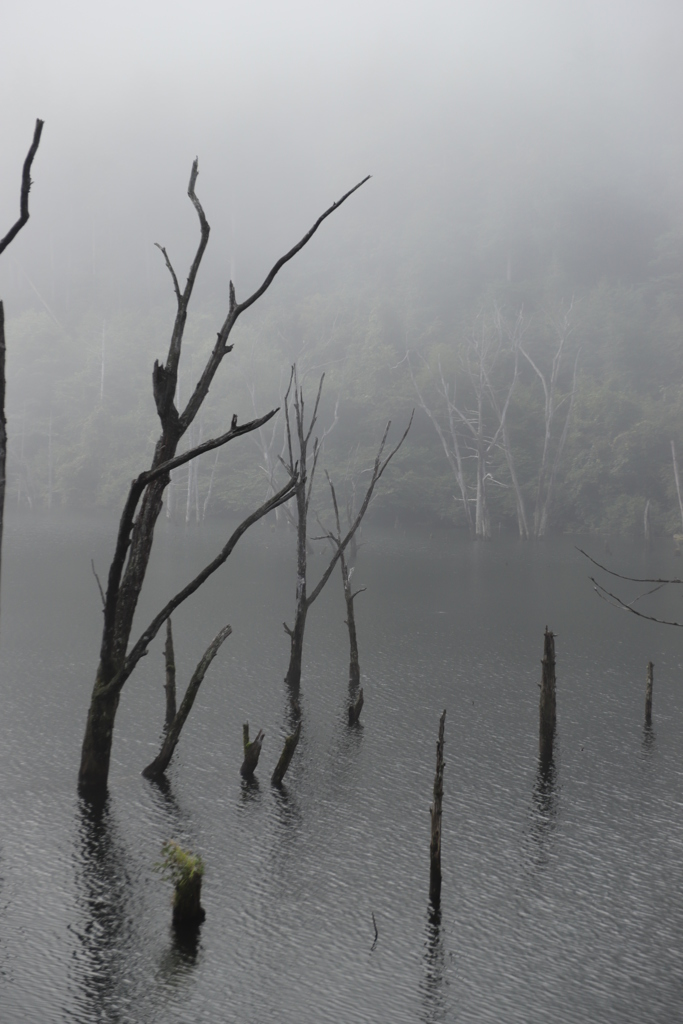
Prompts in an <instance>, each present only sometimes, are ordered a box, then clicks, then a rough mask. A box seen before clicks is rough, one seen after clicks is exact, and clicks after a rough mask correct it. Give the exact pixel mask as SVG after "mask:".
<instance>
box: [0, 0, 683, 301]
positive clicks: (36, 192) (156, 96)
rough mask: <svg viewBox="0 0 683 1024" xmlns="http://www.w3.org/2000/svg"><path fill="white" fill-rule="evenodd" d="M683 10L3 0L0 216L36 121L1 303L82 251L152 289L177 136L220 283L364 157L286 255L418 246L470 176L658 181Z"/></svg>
mask: <svg viewBox="0 0 683 1024" xmlns="http://www.w3.org/2000/svg"><path fill="white" fill-rule="evenodd" d="M682 28H683V6H682V5H681V4H680V3H675V2H672V3H657V2H642V3H634V2H626V0H615V2H611V3H606V2H600V0H585V2H572V3H569V2H566V3H553V2H548V0H536V2H516V0H508V2H504V0H496V2H494V0H488V2H479V3H477V4H476V5H475V4H472V3H470V2H443V3H442V2H435V0H431V2H426V3H425V2H422V3H419V4H418V3H413V2H411V3H405V2H403V3H396V2H394V3H389V2H372V0H371V2H366V3H361V2H348V0H347V2H343V3H340V2H336V0H334V2H325V3H311V2H301V0H298V2H291V0H288V2H268V0H257V2H250V3H239V4H238V3H225V2H211V0H199V2H196V3H193V4H191V5H190V4H189V3H181V2H177V0H164V2H163V3H161V2H159V3H156V2H145V0H141V2H140V0H138V2H135V3H134V2H131V0H125V2H124V0H120V2H117V3H116V4H113V3H112V4H109V5H103V4H93V3H91V2H90V3H86V2H82V0H71V2H69V0H52V2H50V0H38V2H33V3H31V2H26V3H23V4H19V3H13V4H9V5H5V8H4V10H3V13H2V22H1V32H0V97H1V101H0V125H1V131H2V146H1V147H0V229H1V230H3V231H4V230H6V228H7V227H8V226H9V224H10V223H11V222H12V221H13V220H14V218H15V217H16V214H17V208H18V190H19V180H20V169H21V164H22V162H23V159H24V156H25V153H26V151H27V149H28V145H29V143H30V140H31V136H32V131H33V125H34V122H35V118H36V117H41V118H43V119H44V120H45V122H46V124H45V130H44V134H43V141H42V143H41V147H40V151H39V153H38V156H37V158H36V161H35V165H34V174H33V178H34V187H33V191H32V194H31V221H30V222H29V225H28V226H27V227H26V228H25V229H24V231H23V232H22V234H21V235H20V236H19V237H18V239H17V240H16V241H15V242H14V243H13V245H12V247H11V248H10V249H8V250H7V252H6V254H5V256H4V257H3V259H2V260H0V296H1V297H2V298H3V299H4V300H5V303H6V305H7V312H8V315H11V311H12V303H13V302H14V303H17V304H21V303H28V302H35V301H37V300H36V298H35V291H34V289H36V290H37V291H38V292H40V293H41V295H43V296H45V295H47V294H48V293H49V296H50V301H51V302H59V301H60V299H61V298H63V294H62V293H63V291H64V289H65V288H66V287H67V286H68V285H67V282H68V280H69V279H70V278H72V277H78V275H79V274H81V275H83V274H85V275H86V276H87V273H88V272H89V269H88V268H90V270H92V268H93V267H95V268H97V271H98V273H99V274H100V275H102V274H104V275H105V276H106V277H107V279H108V280H109V281H110V282H111V285H112V290H113V291H114V292H115V291H116V288H117V287H118V288H119V289H120V290H121V295H123V296H125V293H126V288H128V287H129V286H130V288H131V289H133V290H135V288H136V287H138V286H139V284H140V281H141V280H142V279H143V278H144V279H145V282H146V287H147V288H148V290H149V291H150V293H152V292H157V291H159V292H161V290H163V289H166V290H168V281H167V279H166V272H165V270H164V268H163V265H162V262H161V259H160V258H159V254H158V253H157V251H156V250H154V249H153V243H154V242H155V241H158V242H161V243H162V244H165V245H166V246H168V248H169V252H170V254H171V255H172V257H173V258H174V261H175V262H176V264H177V267H178V270H179V274H181V275H182V276H184V271H185V269H186V267H187V264H188V261H189V259H190V249H189V247H190V246H191V244H192V243H193V242H194V240H195V238H196V220H195V217H194V213H193V211H192V209H191V207H190V205H189V203H188V201H187V198H186V195H185V192H186V187H187V180H188V177H189V171H190V166H191V162H192V159H193V158H194V157H195V156H198V157H199V161H200V178H199V184H198V194H199V195H200V198H201V199H202V202H203V205H204V208H205V211H206V213H207V216H208V219H209V221H210V223H211V226H212V238H211V243H210V249H209V252H208V254H207V258H206V281H207V282H208V284H206V285H204V287H206V288H209V287H213V288H215V287H222V283H223V282H225V281H227V278H228V277H229V276H230V275H231V274H234V276H235V279H236V284H237V288H238V298H239V297H240V296H242V297H244V295H245V294H246V293H247V292H248V291H250V290H252V289H253V288H254V287H255V286H256V285H257V284H258V283H259V281H260V279H261V278H262V277H263V276H264V274H265V272H266V271H267V269H268V268H269V266H270V265H271V264H272V263H273V262H274V260H275V259H276V258H277V257H278V256H279V255H280V254H281V253H282V252H283V251H285V250H286V249H288V248H289V247H290V246H291V245H292V244H293V242H294V241H296V240H297V239H298V237H300V236H301V234H302V233H303V232H304V231H305V230H306V229H307V228H308V227H309V226H310V224H311V222H312V221H313V220H314V219H315V218H316V216H317V215H318V214H319V213H320V212H321V211H322V210H323V209H324V208H325V207H326V206H327V205H329V203H330V202H332V201H333V200H334V199H336V198H338V197H339V196H340V195H341V194H342V193H343V192H344V191H346V190H347V189H348V188H349V187H350V186H351V185H353V184H354V183H355V182H356V181H358V180H359V179H360V178H362V177H363V176H364V175H366V174H368V173H370V174H372V175H373V179H372V181H371V182H370V183H368V185H366V186H365V187H364V188H363V190H361V192H360V193H359V194H358V195H357V196H355V197H354V198H353V200H352V202H351V203H350V204H349V206H348V208H346V209H345V210H344V211H343V212H340V214H338V215H336V217H335V218H333V220H332V221H331V222H329V223H328V224H327V225H326V226H325V229H324V233H323V235H321V237H320V238H319V239H316V241H315V243H314V245H313V246H311V247H310V249H309V251H307V252H306V255H305V257H304V259H303V261H302V268H303V269H302V270H301V271H300V272H301V273H303V272H305V270H306V268H307V267H308V268H309V269H311V270H314V268H315V266H316V263H317V262H318V261H320V262H322V263H326V261H327V262H329V260H330V257H331V254H335V253H336V252H337V251H338V252H339V257H338V258H339V260H340V261H342V262H343V261H344V260H352V259H353V258H354V249H355V248H356V247H358V246H365V247H366V248H368V247H369V249H370V250H371V251H372V253H374V256H373V258H374V259H376V260H377V261H379V262H380V263H381V260H382V259H383V258H384V256H386V254H387V253H390V252H391V251H393V250H394V249H395V247H396V240H397V239H401V238H402V237H406V238H409V239H410V242H409V245H411V246H414V247H415V246H416V247H418V248H419V247H424V250H425V252H427V251H429V250H433V249H434V248H435V247H438V246H440V245H442V244H443V239H444V238H445V237H447V236H448V233H449V231H450V230H451V221H452V223H453V224H455V223H456V222H457V217H456V214H455V212H454V211H456V210H460V211H462V209H463V208H466V206H467V203H468V202H469V198H468V197H469V195H470V193H471V190H472V188H474V187H477V188H480V187H482V183H483V187H484V191H485V193H486V194H487V195H490V196H491V197H492V199H491V201H492V202H498V203H502V204H505V203H507V202H512V201H513V198H512V197H514V195H515V191H516V190H518V189H520V188H521V189H527V190H531V191H532V192H534V193H536V192H539V191H542V189H543V187H544V182H545V181H547V180H554V179H556V178H557V177H558V176H565V177H566V179H567V181H568V182H569V183H570V184H571V185H574V184H576V185H578V184H580V183H582V182H588V183H593V182H596V183H601V184H604V183H607V184H610V183H613V182H616V184H617V185H618V186H619V187H620V188H624V189H626V191H627V192H629V194H633V193H634V192H637V191H638V189H642V190H644V191H647V190H651V191H653V192H656V191H657V190H659V189H661V188H662V187H663V182H665V183H666V187H669V188H670V187H672V182H674V183H675V181H676V177H677V174H676V172H677V170H679V169H680V168H681V164H683V161H682V160H681V129H680V112H679V108H680V97H681V85H682V77H683V71H682V68H683V62H681V61H680V54H679V49H680V39H681V29H682ZM673 187H674V188H675V184H674V186H673ZM416 225H417V227H416ZM407 244H408V243H407ZM417 255H418V256H419V253H418V254H417ZM29 280H30V282H31V286H29ZM281 286H282V287H286V281H285V282H284V283H282V285H281ZM120 301H124V300H123V299H122V298H121V297H120Z"/></svg>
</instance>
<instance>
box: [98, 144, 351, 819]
mask: <svg viewBox="0 0 683 1024" xmlns="http://www.w3.org/2000/svg"><path fill="white" fill-rule="evenodd" d="M198 173H199V170H198V163H197V161H196V160H195V161H194V163H193V165H192V172H191V175H190V182H189V186H188V196H189V198H190V201H191V202H192V205H193V206H194V208H195V211H196V213H197V216H198V218H199V225H200V240H199V244H198V247H197V250H196V253H195V256H194V259H193V261H192V265H191V267H190V270H189V273H188V276H187V282H186V284H185V287H184V289H183V290H182V291H181V288H180V284H179V281H178V277H177V275H176V273H175V271H174V269H173V267H172V265H171V262H170V260H169V258H168V254H167V253H166V250H165V249H164V248H162V247H161V246H159V248H160V249H161V252H162V254H163V256H164V260H165V262H166V267H167V269H168V271H169V273H170V275H171V280H172V283H173V290H174V293H175V297H176V303H177V310H176V316H175V321H174V325H173V331H172V334H171V340H170V343H169V347H168V353H167V357H166V362H165V364H162V363H159V362H155V364H154V368H153V372H152V392H153V396H154V401H155V405H156V409H157V413H158V416H159V421H160V424H161V436H160V437H159V440H158V441H157V445H156V448H155V452H154V458H153V461H152V466H151V468H150V469H149V470H148V471H147V472H145V473H142V474H141V475H140V476H139V477H137V478H136V479H135V480H134V481H133V483H132V484H131V487H130V491H129V494H128V499H127V501H126V504H125V506H124V510H123V512H122V515H121V520H120V523H119V532H118V537H117V543H116V549H115V552H114V557H113V559H112V562H111V565H110V568H109V578H108V582H107V591H106V598H105V607H104V628H103V631H102V643H101V647H100V662H99V668H98V672H97V680H96V683H95V686H94V689H93V694H92V704H91V709H90V712H89V715H88V722H87V726H86V732H85V737H84V740H83V753H82V760H81V768H80V772H79V787H80V790H81V792H82V793H83V794H88V795H89V797H90V798H91V799H92V797H93V795H95V794H96V795H97V797H98V798H103V797H104V796H105V795H106V786H107V776H108V771H109V761H110V753H111V738H112V731H113V726H114V717H115V712H116V705H117V704H118V695H119V694H120V692H121V689H122V688H123V686H124V684H125V682H126V680H127V679H128V678H129V676H130V675H131V673H132V672H133V670H134V668H135V665H136V664H137V662H138V661H139V660H140V658H141V657H142V656H143V655H144V654H145V653H146V651H147V647H148V645H149V643H150V642H151V640H152V639H153V638H154V636H156V633H157V632H158V630H159V629H160V628H161V626H162V625H163V623H164V622H165V621H166V619H167V618H168V617H169V615H170V614H171V612H173V611H174V610H175V608H176V607H178V605H179V604H180V603H181V602H182V601H184V600H185V599H186V598H187V597H189V596H190V595H191V594H192V593H194V591H195V590H196V589H197V588H198V587H199V586H201V584H202V583H203V582H204V580H205V579H207V578H208V576H209V575H210V574H211V573H212V572H214V571H215V569H216V568H217V567H218V566H219V565H222V564H223V562H224V561H225V559H226V558H227V557H228V555H229V554H230V552H231V550H232V548H233V547H234V543H236V541H237V539H238V538H239V537H240V536H241V535H242V533H243V532H244V530H245V529H246V528H247V527H248V526H250V525H252V523H253V522H255V521H256V520H257V519H259V518H261V516H263V515H265V514H266V513H267V512H268V511H271V509H273V508H277V507H278V506H279V505H280V504H282V502H283V501H287V500H288V499H289V498H290V497H291V496H292V493H293V491H294V487H295V485H296V483H297V480H296V477H297V475H298V473H297V474H292V476H291V479H290V483H289V485H287V487H286V488H285V489H284V490H283V491H282V492H280V494H279V495H278V496H276V497H274V498H273V499H272V500H268V501H267V502H266V503H264V505H263V506H261V509H260V510H259V511H258V514H256V513H255V514H253V515H252V516H249V517H248V518H247V519H246V520H245V521H244V523H243V524H241V526H240V527H239V528H238V530H237V531H236V532H235V534H234V535H233V538H231V540H230V541H229V543H228V545H226V548H224V549H223V552H222V553H221V555H220V556H219V557H218V558H217V559H214V561H213V562H212V563H211V564H210V565H209V566H207V567H206V568H205V569H204V570H202V572H201V573H199V575H198V576H197V577H195V580H193V581H192V583H190V584H188V586H187V587H185V588H184V589H183V590H182V591H181V592H180V593H179V594H177V595H176V596H175V597H174V598H173V599H172V600H171V601H170V602H169V604H168V605H167V606H166V607H165V608H164V609H163V610H162V612H160V613H159V615H157V616H156V618H155V619H154V620H153V622H152V624H151V625H150V626H149V627H148V628H147V630H145V632H144V633H143V634H142V636H141V637H140V639H139V640H138V641H137V642H136V643H135V644H134V645H133V647H132V649H131V650H130V651H129V648H128V645H129V642H130V636H131V631H132V625H133V618H134V615H135V610H136V607H137V603H138V598H139V596H140V591H141V589H142V585H143V583H144V579H145V574H146V572H147V566H148V564H149V557H150V553H151V549H152V542H153V539H154V528H155V525H156V521H157V519H158V517H159V514H160V512H161V509H162V503H163V494H164V489H165V488H166V486H167V484H168V482H169V480H170V473H171V472H172V470H174V469H177V468H179V466H181V465H184V464H185V463H186V462H187V463H190V462H191V461H192V460H193V459H195V458H197V457H198V456H199V455H202V454H204V453H205V452H208V451H212V450H214V449H216V448H219V447H221V446H222V445H224V444H227V443H228V442H229V441H230V440H232V439H233V438H235V437H237V436H241V435H242V434H244V433H250V432H251V431H253V430H258V429H259V428H260V427H261V426H263V424H264V423H266V422H268V420H270V419H271V418H272V417H273V416H274V415H275V413H276V412H277V410H273V411H272V412H271V413H269V414H268V415H266V416H264V417H261V419H259V420H254V421H252V422H250V423H247V424H244V425H242V426H239V427H238V425H237V416H236V415H233V417H232V424H231V428H230V430H229V431H227V432H226V433H225V434H223V435H221V436H220V437H218V438H213V439H211V440H210V441H205V442H202V443H201V444H198V445H197V446H195V447H194V448H191V449H188V450H187V451H185V452H183V454H182V455H180V456H176V451H177V449H178V444H179V442H180V439H181V438H182V437H183V436H184V435H185V433H186V432H187V431H188V430H189V428H190V427H191V426H192V423H193V422H194V420H195V418H196V416H197V414H198V413H199V411H200V409H201V406H202V403H203V402H204V399H205V398H206V396H207V394H208V392H209V388H210V386H211V384H212V382H213V379H214V377H215V375H216V373H217V371H218V368H219V366H220V364H221V362H222V360H223V358H224V357H225V356H226V355H227V354H228V353H229V352H230V351H232V345H230V344H228V340H229V337H230V334H231V332H232V329H233V327H234V326H235V324H236V322H237V320H238V319H239V317H240V316H241V314H242V313H243V312H245V311H246V310H247V309H248V308H249V307H250V306H252V305H253V304H254V303H255V302H257V301H258V299H259V298H260V297H261V296H262V295H263V294H264V293H265V292H266V291H267V290H268V288H269V287H270V285H271V284H272V282H273V281H274V279H275V277H276V276H277V274H278V273H279V271H280V270H281V269H282V267H283V266H284V265H285V264H286V263H288V262H289V261H290V260H291V259H292V258H293V257H294V256H295V255H296V254H297V253H298V252H299V251H300V250H301V249H302V248H303V247H304V246H305V245H306V244H307V242H308V241H309V240H310V239H311V238H312V236H313V235H314V234H315V232H316V231H317V230H318V228H319V227H320V225H321V224H322V223H323V221H324V220H325V219H326V218H327V217H329V216H330V214H331V213H333V212H334V211H335V210H336V209H338V207H339V206H340V205H341V204H342V203H343V202H345V200H346V199H347V198H348V197H349V196H350V195H351V194H352V193H353V192H355V191H356V189H357V188H360V185H362V184H363V183H364V182H360V183H359V184H358V185H357V186H355V188H353V189H351V190H350V191H349V192H347V193H346V195H344V196H343V197H342V198H341V199H340V200H339V201H338V202H336V203H333V205H332V206H331V207H329V209H328V210H326V211H325V213H323V214H322V215H321V216H320V217H319V218H318V220H317V221H316V222H315V224H314V225H313V227H312V228H311V229H310V230H309V231H308V232H307V233H306V235H304V237H303V238H302V239H301V240H300V241H299V242H298V243H297V244H296V245H295V246H294V247H293V248H292V249H290V250H289V252H287V253H285V255H284V256H282V257H281V258H280V259H279V260H278V261H277V262H276V263H275V265H274V266H273V267H272V268H271V270H270V272H269V273H268V275H267V276H266V278H265V279H264V281H263V283H262V284H261V285H260V287H259V288H257V289H256V291H255V292H253V293H252V295H250V296H249V298H247V299H245V300H244V301H243V302H238V301H237V298H236V295H235V288H234V285H233V283H232V282H230V286H229V307H228V312H227V315H226V318H225V320H224V322H223V324H222V326H221V328H220V330H219V331H218V332H217V335H216V341H215V343H214V346H213V349H212V351H211V352H210V354H209V356H208V359H207V362H206V364H205V366H204V368H203V370H202V372H201V375H200V377H199V379H198V380H197V382H196V384H195V386H194V390H193V391H192V392H191V394H190V397H189V400H188V401H187V403H186V405H185V408H184V409H183V411H182V412H180V411H179V410H178V409H177V408H176V405H175V399H176V394H177V383H178V367H179V363H180V356H181V349H182V341H183V334H184V330H185V324H186V321H187V315H188V308H189V303H190V300H191V297H192V292H193V289H194V285H195V282H196V278H197V273H198V271H199V268H200V265H201V262H202V259H203V256H204V252H205V249H206V246H207V244H208V240H209V233H210V228H209V224H208V222H207V220H206V217H205V215H204V211H203V209H202V206H201V203H200V202H199V199H198V198H197V195H196V192H195V186H196V182H197V175H198ZM364 181H367V178H365V179H364ZM101 680H104V681H105V682H107V683H109V682H110V681H113V684H114V685H115V687H116V691H117V699H116V703H115V704H111V706H110V707H109V708H108V715H107V716H106V722H105V727H101V726H100V724H99V723H100V719H101V718H102V715H101V710H100V707H99V705H100V703H101V696H102V695H101V693H100V690H101V688H102V685H103V684H102V683H101V682H100V681H101Z"/></svg>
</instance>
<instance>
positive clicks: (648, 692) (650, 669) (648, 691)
mask: <svg viewBox="0 0 683 1024" xmlns="http://www.w3.org/2000/svg"><path fill="white" fill-rule="evenodd" d="M654 672H655V667H654V665H653V664H652V662H651V661H648V663H647V686H646V687H645V725H652V685H653V682H654Z"/></svg>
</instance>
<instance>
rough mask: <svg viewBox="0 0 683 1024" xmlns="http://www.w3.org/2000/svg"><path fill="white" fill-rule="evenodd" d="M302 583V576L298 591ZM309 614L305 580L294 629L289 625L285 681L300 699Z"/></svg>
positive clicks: (295, 696)
mask: <svg viewBox="0 0 683 1024" xmlns="http://www.w3.org/2000/svg"><path fill="white" fill-rule="evenodd" d="M300 585H301V577H299V584H298V585H297V591H298V590H299V587H300ZM307 614H308V604H307V601H306V586H305V582H304V584H303V586H302V587H301V594H300V595H299V596H298V598H297V608H296V617H295V620H294V629H293V630H290V629H289V628H288V627H287V626H285V629H286V630H287V632H288V634H289V638H290V664H289V666H288V669H287V675H286V677H285V683H286V684H287V687H288V689H289V691H290V694H291V695H292V697H293V698H294V699H295V700H296V701H298V699H299V691H300V688H301V662H302V658H303V637H304V632H305V629H306V616H307Z"/></svg>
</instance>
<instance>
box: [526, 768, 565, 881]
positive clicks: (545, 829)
mask: <svg viewBox="0 0 683 1024" xmlns="http://www.w3.org/2000/svg"><path fill="white" fill-rule="evenodd" d="M531 799H532V812H531V825H530V827H529V837H530V839H531V841H532V844H533V853H532V862H533V864H534V865H535V866H536V867H537V868H544V867H547V865H548V863H549V861H550V856H551V853H552V847H553V836H554V833H555V830H556V828H557V817H558V810H559V794H558V789H557V770H556V768H555V760H554V758H550V760H543V759H542V758H540V757H539V759H538V767H537V770H536V779H535V781H534V788H533V792H532V797H531Z"/></svg>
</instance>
